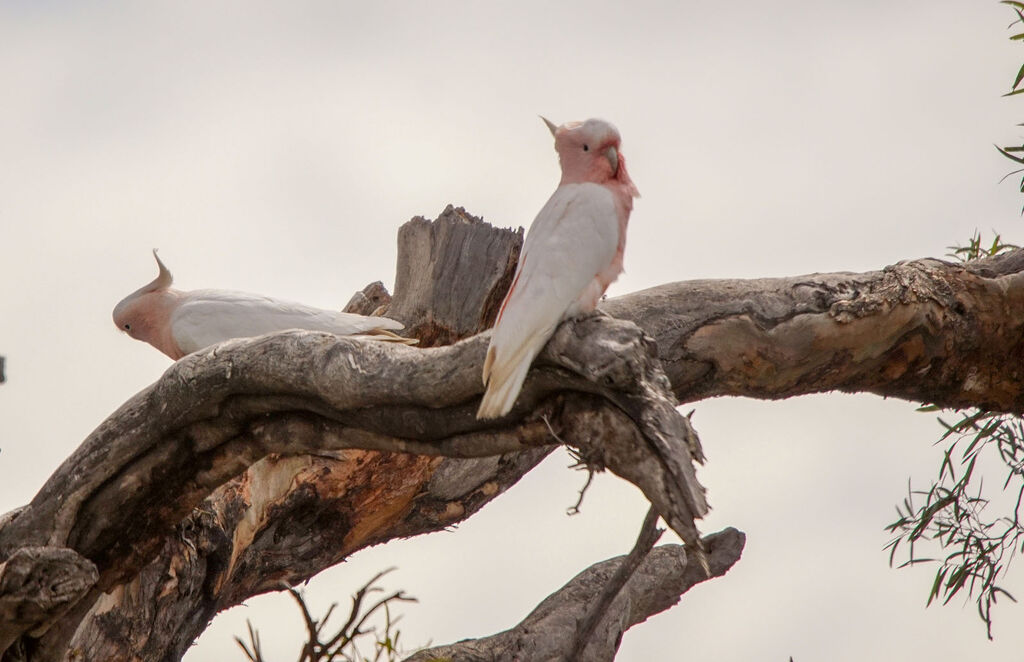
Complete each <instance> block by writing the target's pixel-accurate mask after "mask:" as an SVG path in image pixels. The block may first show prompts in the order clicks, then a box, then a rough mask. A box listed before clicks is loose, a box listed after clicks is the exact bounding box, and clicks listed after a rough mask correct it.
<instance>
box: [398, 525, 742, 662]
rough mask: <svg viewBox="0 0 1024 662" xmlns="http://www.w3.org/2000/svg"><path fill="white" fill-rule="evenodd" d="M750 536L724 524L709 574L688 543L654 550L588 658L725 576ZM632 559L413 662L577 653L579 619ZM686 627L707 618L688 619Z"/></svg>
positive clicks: (708, 543)
mask: <svg viewBox="0 0 1024 662" xmlns="http://www.w3.org/2000/svg"><path fill="white" fill-rule="evenodd" d="M745 542H746V537H745V536H744V534H743V533H741V532H739V531H737V530H736V529H725V530H724V531H720V532H718V533H715V534H712V535H710V536H707V537H706V538H704V547H705V548H706V549H708V551H709V557H708V560H709V563H710V573H705V571H704V570H703V568H701V567H700V565H699V564H697V563H692V562H689V560H688V559H687V556H686V550H685V548H683V547H682V546H680V545H662V546H660V547H655V548H654V549H652V550H651V551H650V553H649V554H647V556H646V558H644V560H643V562H642V563H641V564H640V567H639V568H638V569H637V570H636V572H634V573H633V574H632V576H631V577H630V579H629V581H628V582H626V585H625V586H624V587H623V588H622V590H621V591H620V592H619V595H618V597H617V598H616V599H615V601H614V602H613V603H612V607H611V608H610V609H609V610H608V612H607V614H606V616H605V617H604V618H603V619H602V620H601V621H600V622H599V623H598V625H597V628H596V629H595V631H594V635H593V636H592V637H591V638H590V643H589V645H588V646H587V647H586V648H585V649H584V650H583V654H582V655H581V657H580V658H579V659H581V660H584V661H586V662H610V660H613V659H615V653H616V651H618V649H619V643H620V642H621V641H622V635H623V633H624V632H625V631H626V630H628V629H629V628H630V627H632V626H634V625H636V624H637V623H642V622H643V621H645V620H647V619H648V618H650V617H651V616H653V615H654V614H657V613H660V612H662V611H664V610H666V609H668V608H670V607H672V606H673V605H675V604H676V603H678V602H679V600H680V597H681V596H682V595H683V593H686V592H687V591H689V590H690V589H691V588H693V587H694V586H696V585H697V584H699V583H701V582H703V581H707V580H708V579H712V578H715V577H721V576H722V575H724V574H725V573H726V572H728V571H729V569H730V568H731V567H732V566H733V565H734V564H735V563H736V561H738V560H739V558H740V555H741V554H742V553H743V546H744V544H745ZM625 559H626V557H625V556H620V557H616V558H613V559H609V560H607V561H603V562H601V563H597V564H594V565H592V566H590V567H589V568H587V569H586V570H584V571H583V572H581V573H580V574H578V575H576V576H575V577H573V579H572V580H570V581H569V582H568V583H567V584H566V585H565V586H563V587H562V588H560V589H558V590H557V591H555V592H554V593H552V594H551V595H549V596H548V597H547V598H545V599H544V600H543V601H542V602H541V603H540V604H539V605H537V607H536V608H535V609H534V610H533V611H532V612H530V614H529V615H528V616H527V617H526V618H524V619H523V621H522V622H520V623H519V624H518V625H516V626H514V627H512V628H510V629H508V630H505V631H504V632H500V633H498V634H495V635H492V636H489V637H483V638H481V639H467V640H464V641H460V642H458V643H455V644H449V645H446V646H437V647H434V648H429V649H427V650H424V651H420V652H419V653H416V654H415V655H413V656H411V657H410V658H408V660H407V662H431V660H454V661H457V662H494V660H568V659H569V658H570V656H571V655H572V653H573V647H574V644H575V638H576V631H577V627H578V624H579V622H580V621H581V620H583V618H584V617H585V616H586V614H587V610H588V608H589V607H590V604H591V603H592V602H593V601H594V600H596V599H597V598H598V596H599V595H600V594H601V592H602V591H603V590H604V587H605V586H606V584H607V583H608V582H609V581H611V580H612V578H613V577H614V575H615V572H616V571H617V570H618V569H619V566H620V565H621V564H622V563H623V562H624V561H625ZM682 627H694V628H696V627H700V625H699V624H697V623H685V624H682ZM665 659H685V655H683V654H682V653H681V652H677V654H676V653H673V654H667V655H666V656H665Z"/></svg>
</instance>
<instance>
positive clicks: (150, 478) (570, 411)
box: [0, 208, 1024, 660]
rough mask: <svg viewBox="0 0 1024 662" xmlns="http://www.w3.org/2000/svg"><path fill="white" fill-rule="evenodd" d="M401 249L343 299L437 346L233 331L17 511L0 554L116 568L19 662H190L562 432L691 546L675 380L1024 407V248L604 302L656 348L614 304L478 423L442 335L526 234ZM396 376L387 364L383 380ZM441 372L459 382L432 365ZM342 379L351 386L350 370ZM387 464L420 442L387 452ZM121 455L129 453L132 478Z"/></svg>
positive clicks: (474, 504) (455, 335) (406, 239)
mask: <svg viewBox="0 0 1024 662" xmlns="http://www.w3.org/2000/svg"><path fill="white" fill-rule="evenodd" d="M399 236H400V242H399V261H398V264H399V266H398V277H397V278H396V292H395V297H394V300H390V299H389V297H388V295H387V292H386V290H384V288H383V286H381V285H380V284H379V283H377V284H373V285H371V286H369V287H368V288H366V289H365V290H364V291H363V292H360V293H357V294H356V296H354V297H353V299H352V301H351V302H350V304H349V307H348V309H349V310H353V311H356V312H363V313H371V312H379V313H384V312H386V314H388V315H389V316H391V317H394V318H396V319H399V320H401V321H403V322H404V323H405V324H406V325H407V330H410V331H411V332H412V335H414V336H416V337H418V338H420V340H421V346H422V347H428V346H434V347H436V349H410V348H404V347H397V348H382V347H373V348H368V349H366V352H365V353H360V351H356V352H353V349H354V348H353V347H351V346H350V343H351V342H352V341H346V340H343V339H341V340H339V339H336V338H333V337H327V336H319V335H317V334H295V333H292V334H284V335H281V336H275V337H266V338H262V339H258V340H254V341H243V342H238V341H236V342H233V343H226V344H224V345H221V346H218V347H217V348H214V349H211V350H208V351H207V352H203V353H200V354H197V355H193V356H192V357H187V358H186V359H183V360H182V361H181V362H179V363H178V364H176V365H175V366H173V367H172V368H171V369H170V370H169V371H168V373H167V374H166V375H165V376H164V377H163V378H162V379H161V381H160V382H159V383H158V384H157V385H155V386H154V387H153V389H152V390H150V391H147V392H145V393H144V394H140V396H137V397H136V398H135V399H133V400H132V401H130V402H129V403H127V404H126V405H125V406H124V407H122V409H121V410H119V411H118V412H117V413H115V414H114V416H112V418H111V420H115V419H116V420H119V421H121V423H122V424H123V427H121V428H117V426H113V427H110V426H107V424H105V426H106V427H105V426H101V427H100V428H99V429H98V430H97V431H96V432H95V433H94V435H93V438H94V440H97V439H98V440H100V442H97V443H93V444H91V445H89V444H85V445H83V447H82V448H80V449H79V451H77V452H76V453H75V454H74V455H73V456H72V458H70V459H69V461H68V463H67V464H66V465H65V467H64V469H66V471H65V474H64V478H65V479H66V480H64V481H63V482H62V481H56V482H54V481H53V480H51V482H50V483H48V485H47V486H46V487H44V488H43V490H42V491H41V492H40V494H39V495H37V497H36V499H34V500H33V504H32V505H31V506H29V507H26V508H23V509H20V510H18V511H14V512H12V513H9V514H8V515H7V516H5V517H3V518H0V559H3V560H5V561H8V562H10V561H11V560H12V559H13V558H14V556H13V555H14V554H15V553H17V552H18V550H20V549H23V548H25V547H26V546H33V545H34V546H44V547H50V548H56V549H58V550H59V552H60V553H64V552H69V553H70V552H71V550H77V551H76V552H75V553H76V554H77V553H80V556H82V557H84V558H85V559H88V562H89V563H94V564H95V566H96V568H98V573H97V574H96V576H95V577H94V578H92V579H91V580H90V579H89V576H88V574H87V573H85V574H82V575H81V576H80V577H79V580H76V581H79V583H80V586H84V587H85V588H84V589H83V590H86V591H88V594H87V595H86V596H85V597H84V598H83V599H82V600H80V601H79V602H78V603H77V604H75V605H74V606H73V607H70V610H69V611H67V612H64V616H63V617H57V618H56V620H54V618H52V617H47V616H43V615H39V616H38V617H36V616H33V617H32V618H37V619H38V620H36V621H35V624H34V625H32V624H28V625H25V626H24V627H22V626H21V625H14V627H13V629H12V628H11V627H10V624H8V629H7V630H0V633H2V634H3V636H4V637H8V638H9V637H10V634H9V633H10V632H15V631H16V632H27V631H29V630H31V631H32V633H33V634H32V635H31V636H28V635H23V636H22V637H21V638H20V639H18V641H17V642H16V645H15V646H13V647H11V648H10V649H8V651H7V653H6V654H4V655H3V656H0V657H2V659H4V660H8V659H33V660H49V659H64V655H65V653H66V651H68V650H74V651H76V655H79V656H80V657H78V658H77V659H97V660H99V659H129V658H137V659H147V660H149V659H177V658H178V657H180V655H181V654H182V653H183V652H184V650H185V649H186V648H187V647H188V645H189V644H190V643H191V641H192V640H194V638H195V637H196V636H198V635H199V633H201V632H202V630H203V629H204V628H205V625H206V623H207V622H208V620H209V619H210V618H212V616H213V615H214V614H215V613H216V612H217V611H219V610H220V609H223V608H226V607H229V606H232V605H234V604H237V603H238V602H240V601H242V600H244V599H246V598H247V597H250V596H252V595H255V594H258V593H261V592H266V591H270V590H277V589H278V588H280V586H281V582H290V583H294V582H297V581H301V580H304V579H306V578H308V577H310V576H312V575H314V574H316V573H317V572H319V571H320V570H322V569H323V568H326V567H329V566H330V565H333V564H334V563H337V562H338V561H339V560H341V559H343V558H344V557H345V556H347V555H348V554H349V553H351V552H352V551H354V550H356V549H360V548H362V547H365V546H367V545H371V544H375V543H378V542H383V541H386V540H390V539H393V538H396V537H407V536H411V535H416V534H420V533H424V532H429V531H434V530H438V529H441V528H444V527H445V526H449V525H451V524H452V523H455V522H457V521H460V520H462V519H464V518H466V517H468V516H470V515H471V514H473V513H474V512H476V511H477V510H478V509H479V508H481V507H482V506H483V505H484V504H486V503H487V502H488V501H489V500H491V499H493V498H494V497H495V496H497V495H498V494H500V493H502V492H503V491H504V490H505V489H508V487H510V486H511V485H513V484H514V483H515V482H516V481H517V480H518V479H519V478H520V477H521V476H522V475H524V474H525V473H526V472H528V471H529V470H530V469H532V468H533V467H534V466H535V465H536V463H537V462H539V461H540V460H541V459H542V458H543V457H544V456H545V455H546V454H547V453H548V452H550V450H551V448H553V445H552V442H553V436H552V435H555V436H557V437H559V438H560V439H562V440H564V441H566V442H568V443H571V444H574V445H576V446H577V447H578V448H579V449H580V450H581V452H582V454H583V455H584V456H585V457H586V458H587V460H588V462H590V463H591V464H592V465H594V466H597V467H601V466H608V467H609V468H611V469H612V470H613V471H616V472H617V473H619V474H620V475H622V476H624V477H625V478H627V479H629V480H631V481H633V482H636V483H637V484H640V483H641V482H643V483H645V484H644V485H642V489H644V491H645V493H646V494H647V495H648V497H649V498H650V499H651V501H652V502H653V503H654V504H655V505H656V506H657V507H658V509H659V511H660V512H662V513H663V514H665V515H666V518H667V520H668V521H669V523H670V525H671V526H673V528H676V529H677V530H679V531H680V532H681V533H682V534H683V535H684V537H687V536H688V537H690V538H692V537H693V536H694V535H695V531H694V530H692V529H691V526H692V525H691V524H687V521H688V520H690V519H692V517H693V516H696V515H699V514H700V513H701V512H702V509H703V507H704V505H703V493H702V491H701V490H700V488H699V486H698V484H697V483H696V481H695V479H693V476H692V465H691V464H690V461H689V459H690V458H689V457H688V456H687V454H689V456H692V457H693V458H695V459H700V457H701V455H700V447H699V442H698V441H697V439H696V435H695V434H693V433H692V430H690V429H689V426H688V423H687V422H686V421H685V420H682V421H681V420H679V419H680V418H681V417H666V410H671V409H672V405H673V404H675V403H674V402H673V401H672V400H671V399H670V397H668V396H667V393H668V390H667V389H668V388H669V380H670V382H671V390H672V392H673V393H674V396H675V398H677V399H678V400H680V401H694V400H698V399H701V398H704V397H711V396H715V395H747V396H752V397H761V398H781V397H787V396H790V395H797V394H801V393H814V392H821V391H827V390H833V389H839V390H845V391H868V392H873V393H878V394H881V395H887V396H896V397H903V398H907V399H910V400H915V401H927V402H935V403H939V404H942V405H945V406H983V407H987V408H990V409H996V410H1000V411H1010V412H1015V413H1021V412H1022V410H1024V395H1022V392H1024V391H1022V389H1021V380H1022V375H1021V372H1022V370H1024V368H1022V367H1021V366H1024V362H1022V361H1021V359H1022V358H1024V348H1022V346H1021V343H1022V342H1024V341H1022V338H1024V333H1022V332H1024V328H1022V326H1024V300H1022V298H1024V294H1022V291H1024V290H1022V283H1024V280H1022V279H1024V275H1022V273H1024V252H1022V251H1016V252H1014V253H1011V254H1007V255H1004V256H1000V257H997V258H990V259H986V260H980V261H977V262H973V263H971V264H969V265H959V264H949V263H944V262H940V261H937V260H920V261H915V262H906V263H901V264H898V265H895V266H892V267H888V268H886V269H884V270H882V271H879V272H871V273H866V274H848V273H839V274H816V275H809V276H803V277H795V278H782V279H763V280H748V281H692V282H682V283H673V284H668V285H663V286H660V287H657V288H652V289H650V290H644V291H642V292H637V293H634V294H630V295H626V296H623V297H618V298H615V299H609V300H607V301H605V302H603V303H602V306H601V308H602V309H603V310H604V311H605V312H607V313H609V314H610V315H612V316H614V317H616V318H619V319H622V320H631V321H634V322H636V323H637V324H639V325H640V326H641V327H642V328H643V329H644V330H645V331H646V332H647V333H648V334H649V335H650V336H651V337H652V338H653V342H652V341H650V340H644V339H642V337H641V336H638V335H637V334H636V333H635V332H630V331H628V326H621V325H618V326H617V325H616V323H614V322H613V321H612V320H608V319H606V318H602V317H600V316H597V317H593V318H588V319H586V320H583V321H581V322H577V323H573V324H567V325H565V326H563V327H562V328H561V329H560V330H559V333H558V334H556V336H555V338H554V339H553V340H552V342H551V343H550V344H549V346H548V348H546V349H545V352H544V354H543V355H542V357H541V358H540V359H539V361H538V363H537V366H536V367H535V369H534V370H532V371H531V374H530V377H529V379H528V380H527V384H526V387H525V388H524V392H523V397H522V398H521V399H520V401H519V402H518V403H517V405H516V408H515V409H514V410H513V412H512V413H511V414H510V415H509V416H508V417H507V418H506V419H502V420H500V421H497V422H495V423H486V424H483V423H478V422H476V421H475V419H474V418H473V417H472V412H473V408H474V406H475V403H474V400H475V398H476V397H477V396H478V395H479V392H480V391H481V390H482V385H481V384H480V383H479V381H480V380H479V363H480V360H481V359H482V356H483V350H484V348H485V346H486V337H485V336H482V337H477V338H472V339H470V340H468V341H466V342H463V343H460V344H457V345H450V343H453V342H455V341H457V340H460V339H463V338H467V337H469V336H473V335H474V334H476V333H478V332H479V331H481V330H483V329H484V328H486V327H488V326H489V325H490V324H491V323H492V322H493V318H494V315H495V314H496V312H497V307H498V305H499V304H500V301H501V299H502V296H503V295H504V291H505V289H507V287H508V284H509V282H510V280H511V276H512V271H513V270H514V266H515V261H516V256H517V255H518V250H519V245H520V242H521V238H522V237H521V233H518V234H517V233H513V232H510V231H498V230H494V229H492V228H489V226H486V225H485V224H482V223H480V222H479V221H477V220H475V219H472V217H469V216H468V215H466V214H465V213H464V212H463V211H462V210H459V209H452V208H449V209H446V210H445V212H444V213H443V214H442V216H441V217H440V218H439V219H438V220H437V221H436V222H434V223H429V222H427V221H424V220H423V219H414V220H413V221H411V222H410V223H409V224H407V225H406V226H403V229H402V230H401V231H400V235H399ZM623 334H624V335H623ZM630 334H632V335H630ZM627 336H629V337H631V338H632V340H629V341H628V342H625V341H624V340H623V339H624V338H626V337H627ZM588 338H589V339H592V340H595V339H596V340H597V341H596V342H592V343H589V342H588ZM624 342H625V345H624V344H623V343H624ZM442 345H448V346H444V347H442ZM627 345H628V346H630V347H632V348H633V349H632V350H630V351H632V352H633V353H632V354H630V356H629V357H626V356H625V355H624V353H623V351H622V348H623V347H625V346H627ZM655 345H656V353H657V355H659V356H660V359H661V366H663V367H664V370H665V372H664V373H662V372H661V367H658V362H657V361H652V359H653V356H654V355H655ZM580 347H589V348H590V350H592V352H591V354H590V355H589V357H581V356H580V355H579V354H578V352H579V348H580ZM422 352H428V354H421V353H422ZM429 352H434V353H435V354H429ZM574 352H577V353H576V354H574ZM594 352H596V353H594ZM413 356H419V357H420V358H421V359H422V357H423V356H430V357H431V359H432V360H431V361H421V362H420V363H417V362H416V361H415V360H413V359H411V358H409V357H413ZM438 357H440V358H438ZM632 357H647V358H646V359H642V360H641V359H634V358H632ZM218 361H219V362H220V363H218ZM637 361H640V362H639V363H638V362H637ZM645 361H646V363H644V362H645ZM384 363H388V364H389V365H391V370H392V371H391V372H385V373H374V372H373V371H374V370H376V369H377V367H378V366H380V365H383V364H384ZM428 363H429V364H432V365H433V366H434V367H437V366H438V365H441V364H444V365H445V366H448V368H447V369H442V370H440V371H438V372H432V373H429V374H428V373H424V372H423V371H424V370H429V368H427V367H425V366H426V365H427V364H428ZM214 365H219V367H218V368H214V369H211V366H214ZM338 371H341V372H338ZM345 371H348V372H345ZM343 372H344V374H345V375H346V377H345V379H344V380H343V381H344V382H345V383H335V382H333V381H332V375H333V376H334V378H335V379H337V377H338V375H340V374H342V373H343ZM239 373H241V374H239ZM368 375H377V379H378V381H383V382H387V383H392V382H395V383H397V384H398V385H399V387H398V391H400V392H401V396H400V397H396V391H388V390H387V389H385V390H377V391H374V390H373V384H372V379H368ZM410 375H413V376H415V375H420V376H422V377H424V379H422V380H416V379H409V377H410ZM666 375H667V378H666ZM268 383H272V384H273V385H272V386H268ZM147 393H148V395H146V394H147ZM189 394H191V395H189ZM442 394H443V397H440V396H441V395H442ZM198 396H201V397H198ZM147 397H148V398H150V400H149V401H146V398H147ZM147 402H148V404H147ZM341 405H343V406H341ZM339 406H341V408H340V409H339ZM439 407H443V409H442V408H439ZM659 412H660V413H659ZM612 432H614V433H615V434H609V433H612ZM609 437H617V438H618V439H619V443H618V444H617V445H616V444H615V443H614V441H609V440H608V438H609ZM623 440H626V441H628V442H629V443H622V441H623ZM666 440H668V441H666ZM673 440H674V441H673ZM678 442H683V443H682V444H680V443H678ZM182 449H186V450H187V452H186V453H185V454H184V455H181V454H180V453H181V450H182ZM360 449H361V450H360ZM366 449H376V450H366ZM638 449H641V450H638ZM394 450H399V451H405V452H402V453H395V452H385V451H394ZM282 453H283V454H282ZM303 453H305V454H303ZM406 453H418V454H419V455H409V454H406ZM495 453H499V455H494V454H495ZM442 455H446V456H448V457H441V456H442ZM116 456H120V457H122V458H127V459H128V460H129V461H127V462H126V463H124V464H122V465H121V466H120V468H118V467H117V466H115V464H116V463H115V462H113V461H112V459H111V458H113V457H116ZM264 456H265V457H264ZM260 457H264V459H263V460H261V461H258V462H257V461H256V460H257V459H258V458H260ZM250 464H251V466H249V465H250ZM246 467H249V468H248V469H247V470H246ZM197 468H198V471H197ZM62 470H63V469H62ZM62 470H58V473H59V472H60V471H62ZM240 472H241V474H240ZM238 474H240V475H238ZM236 475H237V477H234V478H232V476H236ZM56 477H57V474H55V478H56ZM225 481H226V482H225ZM153 485H163V490H162V491H160V490H157V491H153V490H152V489H149V488H151V487H152V486H153ZM217 485H220V487H217ZM147 486H149V487H148V488H147ZM215 488H216V489H215ZM147 489H149V491H147ZM214 489H215V491H213V492H212V493H210V492H211V490H214ZM168 494H171V495H173V496H174V498H171V499H169V498H167V495H168ZM207 495H208V496H207ZM204 497H205V499H204ZM196 504H198V507H193V506H195V505H196ZM125 515H130V518H129V517H125ZM126 519H130V520H131V521H130V522H128V523H126V522H125V521H124V520H126ZM712 566H714V562H713V560H712ZM93 583H95V586H93ZM90 586H92V588H91V589H90V588H89V587H90ZM103 591H106V592H105V593H103ZM0 597H6V593H5V592H3V591H0ZM69 602H73V598H72V599H69ZM66 607H67V605H62V606H61V607H60V608H59V609H55V611H54V612H53V613H60V612H61V610H63V609H65V608H66ZM25 613H28V612H25ZM12 623H13V621H12ZM18 628H21V629H18ZM601 659H604V658H601Z"/></svg>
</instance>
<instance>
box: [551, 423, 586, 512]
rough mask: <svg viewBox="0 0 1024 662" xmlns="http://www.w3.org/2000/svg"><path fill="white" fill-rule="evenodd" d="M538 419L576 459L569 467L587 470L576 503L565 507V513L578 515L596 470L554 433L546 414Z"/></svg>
mask: <svg viewBox="0 0 1024 662" xmlns="http://www.w3.org/2000/svg"><path fill="white" fill-rule="evenodd" d="M540 420H542V421H544V425H546V426H547V428H548V432H549V433H550V434H551V436H552V437H554V438H555V441H557V442H558V443H560V444H561V445H562V447H563V448H565V450H566V452H568V453H569V456H570V457H571V458H572V459H574V460H576V464H574V465H572V466H571V467H570V468H571V469H576V468H580V467H582V468H583V469H586V470H587V482H585V483H583V487H581V488H580V495H579V498H578V499H576V503H574V504H573V505H571V506H569V507H568V508H566V509H565V514H566V515H569V516H570V517H572V516H573V515H579V514H580V506H582V505H583V497H584V496H585V495H586V493H587V489H588V488H589V487H590V483H591V482H592V481H593V480H594V474H595V473H597V472H596V471H594V469H593V468H592V467H591V466H590V465H589V464H587V461H586V460H584V459H583V456H582V455H580V454H579V451H577V450H576V449H575V448H573V447H572V446H569V445H568V444H566V443H565V442H564V441H563V440H562V438H561V437H559V436H558V435H557V434H556V433H555V430H554V428H552V427H551V421H549V420H548V417H547V416H541V417H540Z"/></svg>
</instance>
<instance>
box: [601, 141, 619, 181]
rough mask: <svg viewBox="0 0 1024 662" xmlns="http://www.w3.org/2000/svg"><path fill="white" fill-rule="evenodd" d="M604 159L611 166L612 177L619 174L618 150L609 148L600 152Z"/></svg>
mask: <svg viewBox="0 0 1024 662" xmlns="http://www.w3.org/2000/svg"><path fill="white" fill-rule="evenodd" d="M602 153H603V154H604V158H606V159H608V163H610V164H611V166H612V176H613V177H614V176H615V175H616V174H617V173H618V172H619V150H617V149H615V146H614V145H613V146H611V147H609V148H608V149H606V150H604V152H602Z"/></svg>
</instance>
